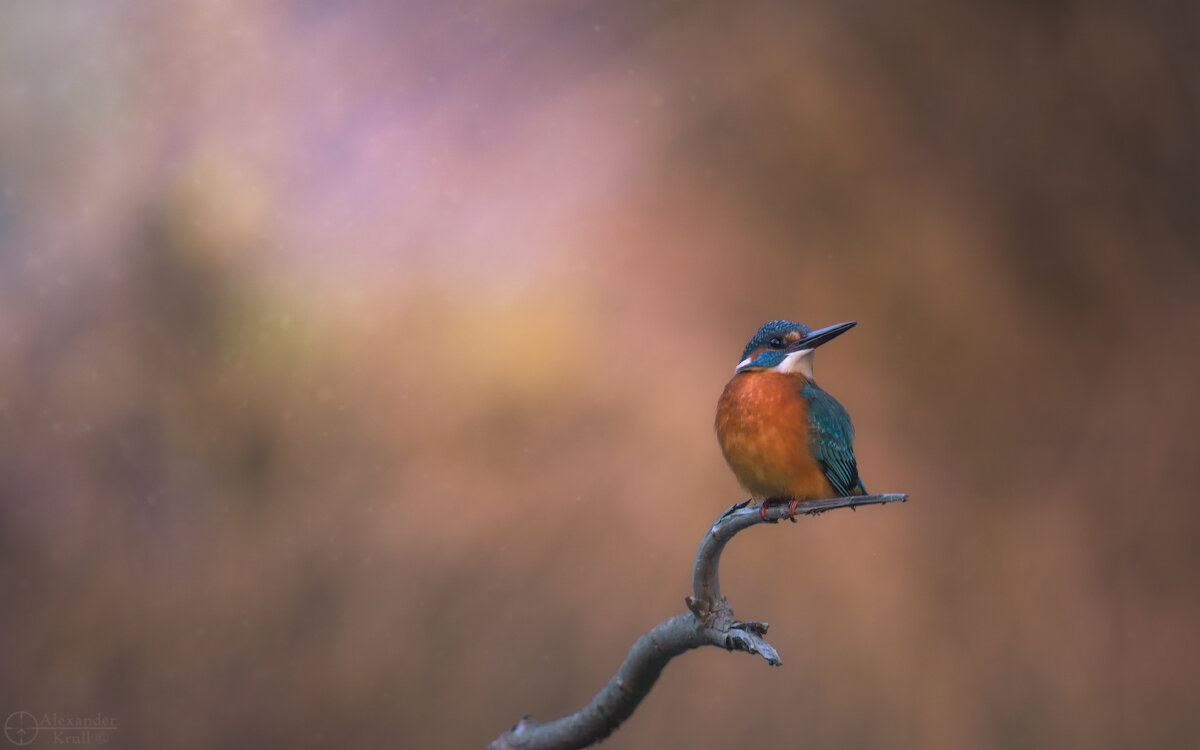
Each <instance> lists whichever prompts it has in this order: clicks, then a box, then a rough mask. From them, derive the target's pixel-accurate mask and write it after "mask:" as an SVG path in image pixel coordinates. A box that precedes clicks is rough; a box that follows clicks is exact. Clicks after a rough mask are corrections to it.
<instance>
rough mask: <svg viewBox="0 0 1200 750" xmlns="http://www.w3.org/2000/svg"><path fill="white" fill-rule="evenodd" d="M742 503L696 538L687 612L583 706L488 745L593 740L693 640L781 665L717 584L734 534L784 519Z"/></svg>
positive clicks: (635, 651) (529, 747) (635, 650)
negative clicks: (736, 616)
mask: <svg viewBox="0 0 1200 750" xmlns="http://www.w3.org/2000/svg"><path fill="white" fill-rule="evenodd" d="M907 499H908V496H907V495H855V496H851V497H835V498H829V499H825V500H806V501H804V502H802V503H800V504H799V505H798V506H797V508H796V512H797V513H798V514H804V515H816V514H818V513H824V512H825V511H827V510H833V509H834V508H855V507H857V506H859V505H878V504H882V503H893V502H904V501H905V500H907ZM749 502H750V501H746V502H744V503H739V504H737V505H735V506H733V507H732V508H730V509H729V510H727V511H725V513H724V514H722V515H721V517H720V518H718V519H717V520H716V522H714V523H713V525H712V528H710V529H709V530H708V532H706V533H705V535H704V538H703V539H702V540H700V549H699V550H698V551H697V552H696V564H695V567H694V568H693V570H692V589H693V592H692V596H689V597H687V598H686V600H685V602H686V604H687V606H688V609H689V610H691V611H690V612H687V613H684V614H679V615H675V616H674V617H671V618H669V619H666V620H663V621H662V622H660V623H659V624H657V625H655V626H654V627H653V628H651V630H650V632H648V633H646V634H644V635H642V636H641V637H640V638H638V639H637V641H636V642H635V643H634V644H633V647H632V648H630V649H629V655H628V656H626V657H625V662H624V663H623V664H622V665H621V668H620V669H618V670H617V673H616V674H615V675H614V676H613V678H612V679H611V680H609V681H608V684H607V685H605V686H604V687H603V688H602V689H601V690H600V692H599V693H597V694H596V697H595V698H592V700H591V702H590V703H588V704H587V705H586V706H584V707H583V708H581V709H579V710H578V711H576V712H575V713H573V714H570V715H569V716H564V717H563V718H561V719H556V720H554V721H549V722H546V723H545V724H538V723H537V722H534V721H533V720H532V719H531V718H530V717H528V716H526V717H525V718H524V719H521V721H520V722H518V723H517V725H516V726H514V727H513V728H512V729H510V730H508V731H507V732H505V733H504V734H502V735H500V737H499V738H497V739H496V740H495V741H494V742H492V744H491V745H489V746H488V748H489V750H518V748H519V749H520V750H574V748H581V747H587V746H589V745H592V744H594V743H596V742H599V741H600V740H602V739H604V738H605V737H607V736H608V735H610V734H612V732H613V730H615V729H616V728H617V727H618V726H620V725H621V722H623V721H625V719H628V718H629V717H630V716H631V715H632V714H633V712H634V710H635V709H637V707H638V704H639V703H641V702H642V698H645V697H646V694H647V693H649V692H650V688H652V687H654V682H655V680H657V679H658V676H659V674H661V673H662V670H663V667H665V666H666V665H667V662H669V661H670V660H671V659H673V658H675V657H676V656H678V655H679V654H682V653H683V652H685V651H690V650H691V649H694V648H699V647H700V646H720V647H721V648H724V649H728V650H730V651H745V652H746V653H750V654H759V655H760V656H762V657H763V658H764V659H766V660H767V663H768V664H771V665H779V664H782V663H783V662H782V661H780V659H779V654H778V653H777V652H776V651H775V648H774V647H773V646H771V644H769V643H767V641H766V639H765V638H764V636H765V635H766V634H767V624H766V623H764V622H753V621H748V622H741V621H739V620H736V619H734V617H733V607H731V606H730V605H729V601H728V600H727V599H725V597H724V596H722V595H721V587H720V586H719V585H718V582H717V571H718V568H719V567H720V564H721V551H722V550H724V549H725V544H726V543H727V542H728V541H729V540H730V539H732V538H733V536H734V535H735V534H737V533H738V532H739V531H743V530H745V529H748V528H750V527H751V526H755V525H757V524H760V523H776V522H778V521H779V520H780V519H781V518H788V509H787V506H786V505H785V504H779V505H772V506H770V507H769V508H767V509H766V519H765V520H764V519H763V516H762V514H760V512H759V508H758V507H754V508H750V507H747V506H748V505H749ZM791 520H793V521H794V520H795V519H794V518H792V519H791Z"/></svg>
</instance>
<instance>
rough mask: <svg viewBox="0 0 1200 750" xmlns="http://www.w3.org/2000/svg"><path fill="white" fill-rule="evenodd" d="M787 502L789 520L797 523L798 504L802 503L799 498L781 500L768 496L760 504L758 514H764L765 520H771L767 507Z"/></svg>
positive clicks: (763, 518)
mask: <svg viewBox="0 0 1200 750" xmlns="http://www.w3.org/2000/svg"><path fill="white" fill-rule="evenodd" d="M784 502H786V503H787V520H788V521H791V522H792V523H796V506H797V505H799V504H800V502H799V500H781V499H778V498H768V499H766V500H763V502H762V503H761V504H760V505H758V515H760V516H762V520H763V521H770V518H768V517H767V509H768V508H770V506H772V505H775V504H776V503H784Z"/></svg>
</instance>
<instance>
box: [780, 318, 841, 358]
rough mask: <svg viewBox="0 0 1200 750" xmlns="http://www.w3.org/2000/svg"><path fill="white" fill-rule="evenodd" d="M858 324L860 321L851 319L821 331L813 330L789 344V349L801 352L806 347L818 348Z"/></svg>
mask: <svg viewBox="0 0 1200 750" xmlns="http://www.w3.org/2000/svg"><path fill="white" fill-rule="evenodd" d="M856 325H858V321H857V320H851V321H849V322H848V323H838V324H837V325H835V326H829V327H828V328H822V329H821V330H819V331H813V332H812V333H810V334H808V335H807V336H805V337H804V338H802V339H800V340H799V341H795V342H793V343H792V344H790V345H789V346H788V351H789V352H799V351H803V350H805V349H816V348H817V347H818V346H820V345H821V344H824V343H826V342H828V341H832V340H833V339H835V338H837V337H838V336H841V335H842V334H843V333H845V332H846V331H849V330H850V329H851V328H853V327H854V326H856Z"/></svg>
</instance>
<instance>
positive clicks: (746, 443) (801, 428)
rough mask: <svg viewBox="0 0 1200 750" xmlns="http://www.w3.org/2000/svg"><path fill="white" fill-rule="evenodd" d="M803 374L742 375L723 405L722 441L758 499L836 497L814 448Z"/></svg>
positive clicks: (720, 412)
mask: <svg viewBox="0 0 1200 750" xmlns="http://www.w3.org/2000/svg"><path fill="white" fill-rule="evenodd" d="M804 383H805V381H804V378H803V376H800V375H784V374H782V373H778V372H772V371H770V370H751V371H749V372H742V373H738V374H737V375H734V376H733V379H732V380H730V381H729V385H727V386H725V392H724V393H722V394H721V400H720V401H719V402H718V403H717V439H718V440H719V441H720V443H721V451H722V452H723V453H724V454H725V460H726V461H727V462H728V463H729V468H731V469H733V473H734V475H735V476H736V477H737V479H738V482H740V483H741V485H742V486H743V487H745V488H746V489H747V490H748V491H749V492H750V494H751V495H753V496H754V497H755V498H758V499H767V498H770V499H787V500H792V499H799V500H809V499H813V498H821V497H836V496H837V494H838V493H837V492H836V491H835V490H834V489H833V486H832V485H831V484H830V483H829V480H827V479H826V478H825V475H824V473H822V472H821V467H820V466H819V465H818V464H817V462H816V460H815V459H814V458H813V456H812V452H811V450H810V448H809V445H810V438H809V427H808V404H807V402H806V401H805V400H804V398H802V397H801V396H800V389H801V388H802V387H804Z"/></svg>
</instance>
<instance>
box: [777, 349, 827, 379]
mask: <svg viewBox="0 0 1200 750" xmlns="http://www.w3.org/2000/svg"><path fill="white" fill-rule="evenodd" d="M815 351H816V349H801V350H800V351H798V352H791V353H790V354H788V355H787V356H786V357H784V358H783V361H782V362H780V363H779V364H778V365H776V366H775V367H772V368H771V369H772V370H775V371H776V372H782V373H786V374H791V373H799V374H801V375H803V376H804V377H806V378H808V379H809V380H812V379H813V352H815Z"/></svg>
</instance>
